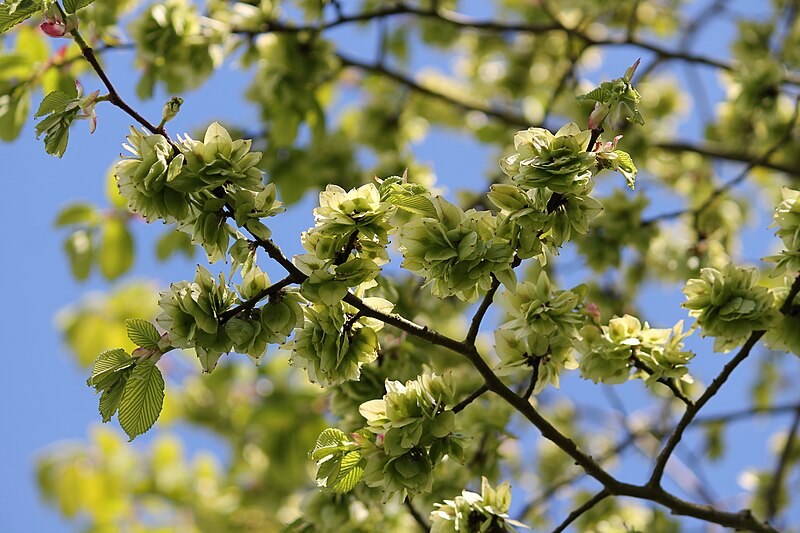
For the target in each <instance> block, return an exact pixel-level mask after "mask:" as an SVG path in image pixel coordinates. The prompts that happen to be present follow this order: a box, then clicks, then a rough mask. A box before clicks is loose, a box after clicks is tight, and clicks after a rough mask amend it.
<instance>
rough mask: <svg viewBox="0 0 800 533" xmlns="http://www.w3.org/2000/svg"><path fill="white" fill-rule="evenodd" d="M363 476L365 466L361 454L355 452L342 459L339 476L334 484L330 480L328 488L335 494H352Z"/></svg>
mask: <svg viewBox="0 0 800 533" xmlns="http://www.w3.org/2000/svg"><path fill="white" fill-rule="evenodd" d="M363 475H364V464H363V462H362V457H361V452H359V451H356V450H353V451H351V452H348V453H346V454H345V455H344V457H342V460H341V462H340V463H339V475H338V476H337V477H336V479H335V480H334V481H333V482H332V483H331V482H330V480H328V482H327V483H326V486H327V488H328V489H330V490H331V491H333V492H338V493H345V492H350V491H351V490H353V488H354V487H355V486H356V485H357V484H358V482H359V481H361V477H362V476H363Z"/></svg>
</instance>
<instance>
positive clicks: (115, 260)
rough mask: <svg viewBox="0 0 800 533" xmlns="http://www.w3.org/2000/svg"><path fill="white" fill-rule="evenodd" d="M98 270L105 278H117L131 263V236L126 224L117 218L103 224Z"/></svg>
mask: <svg viewBox="0 0 800 533" xmlns="http://www.w3.org/2000/svg"><path fill="white" fill-rule="evenodd" d="M98 259H99V263H100V272H101V273H102V274H103V276H104V277H105V278H106V279H114V278H118V277H119V276H121V275H122V274H124V273H125V272H127V271H128V269H130V268H131V265H132V264H133V237H132V236H131V233H130V231H128V226H127V225H126V224H125V222H123V221H122V220H120V219H118V218H111V219H109V220H108V221H107V222H106V223H105V224H104V225H103V231H102V233H101V244H100V256H99V258H98Z"/></svg>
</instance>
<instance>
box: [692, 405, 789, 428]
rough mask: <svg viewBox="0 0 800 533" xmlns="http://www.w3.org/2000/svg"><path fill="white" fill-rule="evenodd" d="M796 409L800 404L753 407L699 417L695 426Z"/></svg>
mask: <svg viewBox="0 0 800 533" xmlns="http://www.w3.org/2000/svg"><path fill="white" fill-rule="evenodd" d="M796 409H800V404H796V403H792V404H784V405H770V406H766V407H751V408H750V409H742V410H740V411H732V412H730V413H724V414H721V415H714V416H706V417H697V418H696V419H695V421H694V424H695V425H698V424H700V425H708V424H721V423H726V422H735V421H737V420H741V419H745V418H750V417H752V416H758V415H772V414H780V413H785V412H787V411H794V410H796Z"/></svg>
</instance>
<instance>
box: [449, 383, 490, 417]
mask: <svg viewBox="0 0 800 533" xmlns="http://www.w3.org/2000/svg"><path fill="white" fill-rule="evenodd" d="M488 390H489V387H487V386H486V384H485V383H484V384H483V385H481V386H480V387H478V388H477V389H475V390H474V391H472V392H471V393H470V395H469V396H467V397H466V398H464V399H463V400H461V401H460V402H458V403H457V404H456V405H455V406H454V407H453V408H452V409H451V411H453V412H454V413H459V412H461V411H463V410H464V408H465V407H466V406H468V405H469V404H471V403H472V402H474V401H475V400H477V399H478V398H480V397H481V396H483V394H484V393H485V392H486V391H488Z"/></svg>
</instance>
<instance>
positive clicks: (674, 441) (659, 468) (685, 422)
mask: <svg viewBox="0 0 800 533" xmlns="http://www.w3.org/2000/svg"><path fill="white" fill-rule="evenodd" d="M798 292H800V276H798V277H797V278H795V280H794V283H792V287H791V289H789V294H788V296H787V297H786V301H785V302H783V305H782V306H781V308H780V311H781V313H784V314H786V313H787V312H788V311H789V310H790V309H791V307H792V303H793V302H794V299H795V297H796V296H797V293H798ZM764 333H766V332H765V331H763V330H759V331H754V332H753V333H751V334H750V337H748V339H747V341H745V343H744V345H743V346H742V347H741V348H740V349H739V352H738V353H737V354H736V356H735V357H734V358H733V359H731V360H730V361H729V362H728V364H726V365H725V366H724V367H723V369H722V371H721V372H720V373H719V375H718V376H717V377H716V378H714V381H712V382H711V385H709V386H708V388H707V389H706V390H705V392H703V394H702V396H700V398H699V399H698V400H697V402H695V404H694V405H692V406H689V408H687V409H686V412H685V413H684V414H683V417H681V419H680V421H678V424H677V425H676V426H675V429H674V430H673V432H672V434H671V435H670V437H669V439H668V440H667V443H666V444H665V445H664V448H663V449H662V450H661V453H660V454H659V455H658V458H657V459H656V465H655V467H654V468H653V474H652V476H650V480H649V481H648V482H647V485H648V486H651V487H657V486H658V485H659V483H660V482H661V477H662V476H663V475H664V468H665V467H666V466H667V461H668V460H669V457H670V455H671V454H672V452H673V451H674V450H675V447H676V446H677V445H678V443H679V442H680V440H681V437H683V432H684V431H685V430H686V428H687V427H688V426H689V424H691V423H692V420H694V418H695V417H696V416H697V413H698V412H700V409H702V408H703V406H704V405H705V404H707V403H708V401H709V400H711V398H713V397H714V395H715V394H716V393H717V392H719V389H720V388H721V387H722V385H723V384H724V383H725V382H726V381H727V380H728V378H729V377H730V375H731V374H732V373H733V371H734V370H735V369H736V367H737V366H739V364H740V363H741V362H742V361H744V360H745V359H746V358H747V356H748V355H750V352H751V350H752V349H753V346H755V344H756V343H757V342H758V340H759V339H760V338H761V337H762V336H763V335H764Z"/></svg>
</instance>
